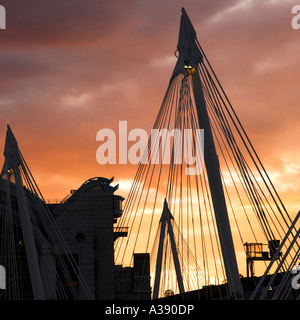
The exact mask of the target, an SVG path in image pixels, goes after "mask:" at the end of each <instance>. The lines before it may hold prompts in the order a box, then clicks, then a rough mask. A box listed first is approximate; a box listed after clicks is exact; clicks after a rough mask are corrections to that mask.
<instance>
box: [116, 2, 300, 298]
mask: <svg viewBox="0 0 300 320" xmlns="http://www.w3.org/2000/svg"><path fill="white" fill-rule="evenodd" d="M175 55H176V57H177V58H178V59H177V63H176V65H175V68H174V71H173V73H172V75H171V78H170V82H169V85H168V88H167V91H166V94H165V96H164V99H163V102H162V104H161V107H160V110H159V112H158V115H157V118H156V121H155V123H154V125H153V129H155V132H157V134H156V136H155V139H153V137H151V140H150V139H149V142H148V147H147V148H146V151H145V153H144V155H143V158H142V163H141V164H140V165H139V167H138V170H137V173H136V176H135V178H134V181H133V184H132V188H131V190H130V192H129V195H128V198H127V200H126V204H125V208H124V215H123V217H122V219H120V223H119V226H120V227H122V226H129V236H128V238H124V239H120V241H119V242H118V243H117V244H116V249H115V250H116V255H115V257H116V260H117V261H120V262H121V263H123V262H124V261H126V259H127V261H130V254H129V252H130V253H132V252H139V251H143V250H146V251H147V252H148V251H149V252H150V251H151V250H152V251H151V261H152V289H153V298H154V299H156V298H158V297H163V296H164V295H165V294H166V295H169V294H170V292H175V293H179V294H183V292H186V291H190V290H195V289H199V288H202V289H203V288H207V290H208V291H209V290H210V289H208V288H209V287H210V285H215V284H218V285H219V284H221V283H223V284H224V286H226V288H227V289H226V290H227V296H228V297H231V298H235V299H243V297H244V289H243V285H242V282H243V281H242V280H243V279H241V272H242V271H241V268H242V269H243V271H244V270H246V266H245V262H247V264H248V270H249V268H250V269H251V270H252V273H251V278H253V281H254V282H255V281H256V282H257V281H258V280H257V279H256V280H255V279H254V278H255V275H254V272H253V270H254V269H253V263H254V260H261V261H262V263H261V264H260V265H258V267H260V268H261V270H260V274H263V273H264V271H265V270H267V269H268V268H267V266H268V264H269V265H271V263H272V268H273V269H275V267H274V265H278V264H279V265H281V268H279V269H276V270H275V271H276V272H277V274H280V272H285V273H286V274H288V273H289V271H288V270H291V268H293V265H295V264H297V263H298V262H299V261H298V254H299V239H298V238H297V237H296V238H295V235H297V228H295V224H294V223H293V221H292V219H291V217H290V216H289V214H288V213H287V210H286V208H285V207H284V205H283V203H282V201H281V199H280V197H279V195H278V193H277V191H276V189H275V187H274V185H273V184H272V182H271V179H270V177H269V175H268V173H267V171H266V170H265V168H264V166H263V164H262V162H261V160H260V158H259V157H258V155H257V153H256V151H255V149H254V147H253V145H252V143H251V141H250V139H249V137H248V135H247V133H246V131H245V129H244V127H243V126H242V124H241V122H240V120H239V118H238V116H237V113H236V111H235V110H234V109H233V107H232V105H231V103H230V101H229V99H228V97H227V95H226V93H225V91H224V89H223V88H222V86H221V84H220V81H219V80H218V78H217V76H216V74H215V72H214V71H213V69H212V67H211V64H210V63H209V61H208V59H207V57H206V55H205V53H204V51H203V49H202V48H201V46H200V44H199V42H198V40H197V37H196V31H195V29H194V27H193V26H192V24H191V21H190V19H189V17H188V15H187V13H186V11H185V10H184V9H183V8H182V15H181V21H180V29H179V38H178V45H177V50H176V52H175ZM186 129H191V130H192V132H193V133H192V134H191V136H190V138H191V140H190V141H192V143H191V145H189V146H188V147H186V146H185V145H184V144H183V142H182V139H178V136H176V134H178V132H180V133H183V132H185V131H184V130H186ZM199 129H203V130H204V136H201V137H200V138H199V135H197V130H199ZM166 132H171V133H172V134H170V135H169V136H168V135H167V136H166ZM200 144H201V145H204V149H203V148H200V147H199V146H200ZM158 146H159V147H158ZM185 148H189V150H188V151H189V152H187V149H185ZM158 149H160V150H161V151H160V152H159V151H157V150H158ZM200 149H201V152H199V150H200ZM170 150H171V151H170ZM151 151H152V152H151ZM154 151H156V153H155V156H156V158H155V161H153V159H154V156H153V152H154ZM168 152H169V153H170V154H171V159H170V165H169V166H167V165H166V164H165V163H163V162H162V161H159V159H160V157H161V159H163V158H164V155H165V154H166V153H168ZM184 153H185V159H184V160H185V163H184V161H179V160H182V159H183V158H182V157H183V156H182V155H183V154H184ZM186 154H188V156H186ZM197 157H198V160H199V161H195V159H196V158H197ZM197 166H199V167H198V168H197ZM200 166H201V167H202V168H203V170H202V168H200ZM189 170H190V171H189ZM191 170H194V172H196V173H195V174H187V172H188V171H189V172H191ZM294 222H295V221H294ZM174 223H175V224H176V232H175V230H174V228H173V225H174ZM157 225H158V226H159V227H158V232H157V233H156V236H155V229H156V226H157ZM287 234H289V237H286V235H287ZM246 243H247V244H250V243H251V244H253V245H255V244H257V245H258V244H260V243H267V244H269V252H270V254H269V253H268V252H267V253H266V252H260V257H258V255H257V256H256V257H251V255H250V253H249V250H250V249H249V248H250V247H249V246H248V247H247V246H246V245H245V244H246ZM291 243H293V245H292V246H290V244H291ZM257 245H256V246H254V247H255V248H257ZM247 250H248V251H247ZM285 250H286V251H285ZM284 251H285V252H289V253H288V254H286V255H284V253H283V252H284ZM292 252H294V253H292ZM283 256H285V259H284V261H282V260H283V258H282V257H283ZM246 257H247V258H246ZM295 257H296V258H295ZM246 259H247V260H246ZM291 261H292V262H291ZM272 268H270V269H268V273H270V272H272V270H273V269H272ZM249 276H250V274H249ZM267 276H268V274H265V277H267ZM255 285H256V284H254V286H255ZM260 285H261V284H260ZM271 285H272V284H271V283H270V286H271ZM247 297H249V293H247Z"/></svg>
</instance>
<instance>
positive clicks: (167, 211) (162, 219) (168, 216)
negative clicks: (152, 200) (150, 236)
mask: <svg viewBox="0 0 300 320" xmlns="http://www.w3.org/2000/svg"><path fill="white" fill-rule="evenodd" d="M170 219H173V220H174V218H173V216H172V214H171V211H170V209H169V207H168V202H167V200H166V199H165V201H164V208H163V212H162V214H161V217H160V222H166V221H168V220H170Z"/></svg>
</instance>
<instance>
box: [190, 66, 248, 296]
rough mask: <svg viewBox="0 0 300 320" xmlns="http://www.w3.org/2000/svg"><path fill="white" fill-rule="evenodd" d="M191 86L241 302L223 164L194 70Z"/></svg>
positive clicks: (231, 280) (231, 278)
mask: <svg viewBox="0 0 300 320" xmlns="http://www.w3.org/2000/svg"><path fill="white" fill-rule="evenodd" d="M192 84H193V94H194V98H195V103H196V108H197V115H198V121H199V126H200V128H201V129H204V145H205V152H204V162H205V167H206V172H207V176H208V180H209V188H210V192H211V196H212V202H213V207H214V212H215V217H216V223H217V228H218V233H219V239H220V245H221V249H222V255H223V260H224V266H225V271H226V276H227V282H228V286H229V290H230V294H232V295H234V296H235V298H236V299H241V298H242V297H243V288H242V285H241V281H240V276H239V271H238V266H237V261H236V256H235V250H234V244H233V239H232V234H231V229H230V223H229V218H228V212H227V207H226V201H225V196H224V190H223V186H222V180H221V176H220V164H219V160H218V156H217V152H216V148H215V144H214V140H213V135H212V130H211V126H210V121H209V116H208V113H207V108H206V103H205V99H204V95H203V91H202V84H201V80H200V77H199V73H198V70H195V72H194V74H193V75H192Z"/></svg>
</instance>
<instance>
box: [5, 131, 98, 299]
mask: <svg viewBox="0 0 300 320" xmlns="http://www.w3.org/2000/svg"><path fill="white" fill-rule="evenodd" d="M4 155H5V162H4V165H3V169H2V172H1V178H0V223H1V230H0V237H1V238H0V239H1V240H0V242H1V255H0V257H1V261H0V264H1V265H3V266H4V267H5V268H6V275H7V279H6V282H7V283H6V290H2V291H1V294H0V299H9V300H23V299H33V298H34V299H79V298H81V299H92V295H91V293H90V292H89V289H88V287H87V285H86V283H85V280H84V279H83V278H82V275H81V273H80V271H79V270H78V267H77V263H76V261H75V259H74V257H73V256H72V254H71V252H70V251H69V249H68V247H67V245H66V243H65V241H64V239H63V236H62V234H61V233H60V230H59V229H58V227H57V225H56V223H55V221H54V217H53V215H52V213H51V212H50V210H49V208H48V207H47V205H46V203H45V200H44V198H43V196H42V194H41V192H40V190H39V188H38V186H37V184H36V183H35V180H34V178H33V176H32V174H31V172H30V170H29V168H28V166H27V164H26V162H25V160H24V158H23V156H22V154H21V152H20V150H19V148H18V145H17V141H16V140H15V137H14V135H13V133H12V131H11V129H10V127H9V126H8V129H7V136H6V144H5V152H4ZM24 219H25V222H24ZM31 240H32V241H31ZM36 265H37V266H39V267H38V268H36V269H35V266H36ZM79 283H80V292H79Z"/></svg>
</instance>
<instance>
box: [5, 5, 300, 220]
mask: <svg viewBox="0 0 300 320" xmlns="http://www.w3.org/2000/svg"><path fill="white" fill-rule="evenodd" d="M0 4H1V5H3V6H5V8H6V14H7V29H6V30H0V75H1V80H0V149H1V150H3V147H4V139H5V132H6V124H9V125H10V126H11V128H12V130H13V132H14V134H15V136H16V138H17V140H18V142H19V147H20V149H21V151H22V153H23V156H24V158H25V159H26V161H27V164H28V165H29V167H30V169H31V171H32V174H33V176H34V177H35V179H36V182H37V184H38V185H39V187H40V189H41V191H42V193H43V195H44V198H45V199H59V200H61V199H62V198H63V197H64V196H66V195H67V194H68V193H69V190H70V189H77V188H78V187H80V185H81V184H82V183H83V182H84V181H85V180H87V179H89V178H91V177H95V176H103V177H107V178H111V177H112V176H114V177H115V183H120V190H119V193H120V194H123V195H126V192H127V190H128V187H129V186H130V182H131V181H132V179H133V177H134V174H135V171H136V169H137V166H133V165H105V166H104V165H100V164H98V163H97V161H96V150H97V148H98V146H99V142H97V141H96V134H97V132H98V130H100V129H102V128H111V129H114V130H116V132H118V131H117V129H118V124H119V121H120V120H127V121H128V129H129V130H130V129H132V128H143V129H144V130H147V131H148V132H149V131H150V129H151V127H152V124H153V122H154V120H155V118H156V114H157V112H158V109H159V107H160V104H161V101H162V99H163V96H164V94H165V91H166V88H167V86H168V82H169V79H170V76H171V74H172V71H173V68H174V65H175V62H176V58H175V56H174V52H175V50H176V45H177V40H178V29H179V21H180V15H181V11H180V9H181V7H182V6H184V7H185V9H186V11H187V13H188V15H189V17H190V19H191V21H192V23H193V24H194V27H195V30H196V31H197V37H198V40H199V42H200V44H201V45H202V47H203V49H204V51H205V52H206V55H207V56H208V58H209V60H210V62H211V64H212V66H213V68H214V70H215V72H216V74H217V75H218V77H219V79H220V81H221V83H222V85H223V87H224V89H225V91H226V93H227V95H228V96H229V98H230V100H231V102H232V104H233V106H234V108H235V110H236V112H237V114H238V116H239V118H240V120H241V122H242V123H243V125H244V127H245V129H246V131H247V133H248V135H249V137H250V139H251V141H252V143H253V144H254V146H255V148H256V150H257V153H258V154H259V155H260V158H261V160H262V162H263V163H264V165H265V167H266V169H267V171H268V172H269V174H270V176H271V179H272V180H273V182H274V185H275V187H276V189H277V190H278V192H279V194H280V195H281V197H282V200H283V201H284V203H285V205H286V207H287V208H288V210H289V211H290V212H291V213H293V214H294V213H295V212H296V211H297V210H299V209H300V205H299V204H300V146H299V139H300V126H299V123H300V108H299V105H300V88H299V75H300V59H299V57H300V30H294V29H293V28H292V26H291V19H292V17H293V15H292V13H291V9H292V7H293V5H294V4H296V2H295V1H289V0H252V1H251V0H206V1H204V0H202V1H195V0H184V1H174V0H163V1H157V0H152V1H149V0H148V1H146V0H110V1H102V0H85V1H78V0H60V1H58V0H51V1H50V0H44V1H33V0H27V1H17V0H6V1H5V0H2V1H1V3H0Z"/></svg>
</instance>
